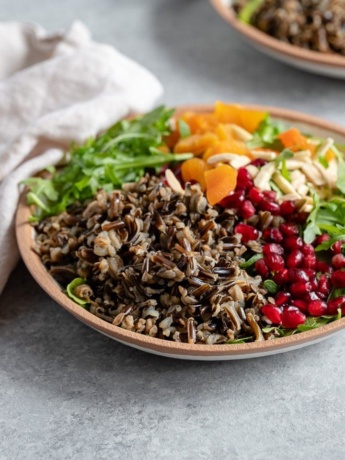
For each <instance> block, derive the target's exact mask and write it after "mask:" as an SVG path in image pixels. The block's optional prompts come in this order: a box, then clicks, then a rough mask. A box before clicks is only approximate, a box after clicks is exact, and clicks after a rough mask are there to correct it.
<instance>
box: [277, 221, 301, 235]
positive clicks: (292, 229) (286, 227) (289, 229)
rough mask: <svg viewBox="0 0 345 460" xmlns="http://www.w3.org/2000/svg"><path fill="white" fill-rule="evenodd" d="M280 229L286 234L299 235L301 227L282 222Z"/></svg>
mask: <svg viewBox="0 0 345 460" xmlns="http://www.w3.org/2000/svg"><path fill="white" fill-rule="evenodd" d="M279 230H280V231H281V232H282V234H283V235H284V236H297V235H299V228H298V227H297V225H293V224H286V223H285V224H281V225H280V227H279Z"/></svg>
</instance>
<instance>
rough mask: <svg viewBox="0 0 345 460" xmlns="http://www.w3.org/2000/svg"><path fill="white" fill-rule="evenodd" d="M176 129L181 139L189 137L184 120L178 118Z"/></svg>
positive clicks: (188, 130)
mask: <svg viewBox="0 0 345 460" xmlns="http://www.w3.org/2000/svg"><path fill="white" fill-rule="evenodd" d="M178 129H179V132H180V136H181V137H182V139H183V138H185V137H188V136H190V135H191V131H190V127H189V126H188V125H187V123H186V122H185V121H184V120H182V118H179V120H178Z"/></svg>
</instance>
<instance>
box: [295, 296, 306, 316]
mask: <svg viewBox="0 0 345 460" xmlns="http://www.w3.org/2000/svg"><path fill="white" fill-rule="evenodd" d="M291 305H293V306H294V307H297V308H298V309H299V310H301V311H303V313H308V304H307V302H305V301H304V300H301V299H295V300H292V301H291Z"/></svg>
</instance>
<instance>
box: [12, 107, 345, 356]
mask: <svg viewBox="0 0 345 460" xmlns="http://www.w3.org/2000/svg"><path fill="white" fill-rule="evenodd" d="M244 107H246V108H248V109H256V110H263V111H267V112H269V113H270V114H271V116H272V118H274V119H276V120H281V121H283V122H286V123H287V124H293V125H294V126H296V127H298V128H300V129H301V130H302V131H303V132H307V133H310V134H313V135H315V136H319V137H327V136H330V137H333V138H334V139H335V140H336V141H337V142H342V143H345V128H342V127H340V126H336V125H333V124H330V123H327V122H325V121H323V120H320V119H318V118H314V117H311V116H309V115H304V114H301V113H298V112H293V111H290V110H285V109H278V108H273V107H265V106H247V105H244ZM212 109H213V106H187V107H181V108H179V109H178V110H177V114H178V113H180V112H183V111H186V110H192V111H197V112H202V111H203V112H208V111H211V110H212ZM29 215H30V210H29V208H28V206H27V205H26V197H25V194H23V196H22V197H21V200H20V203H19V206H18V211H17V216H16V234H17V242H18V246H19V250H20V253H21V255H22V258H23V260H24V262H25V264H26V266H27V268H28V270H29V271H30V273H31V274H32V276H33V277H34V278H35V280H36V281H37V282H38V284H39V285H40V286H41V287H42V288H43V289H44V290H45V291H46V292H47V293H48V294H49V295H50V296H51V297H52V298H53V299H54V300H55V301H56V302H57V303H58V304H60V305H61V306H62V307H63V308H64V309H65V310H67V311H68V312H69V313H71V314H72V315H73V316H75V317H76V318H77V319H79V320H80V321H82V322H83V323H85V324H87V325H88V326H90V327H92V328H93V329H96V330H97V331H98V332H101V333H102V334H105V335H106V336H108V337H110V338H112V339H115V340H117V341H119V342H121V343H123V344H127V345H129V346H132V347H134V348H138V349H140V350H143V351H147V352H150V353H154V354H158V355H162V356H168V357H171V358H180V359H193V360H231V359H243V358H254V357H260V356H266V355H271V354H276V353H282V352H285V351H289V350H294V349H297V348H301V347H304V346H307V345H311V344H313V343H316V342H319V341H321V340H324V339H326V338H327V337H330V336H331V335H333V334H335V333H337V332H339V331H341V330H342V329H343V328H344V327H345V318H342V319H340V320H338V321H334V322H333V323H330V324H327V325H326V326H322V327H320V328H318V329H314V330H311V331H308V332H303V333H300V334H296V335H292V336H289V337H282V338H278V339H275V340H269V341H266V342H253V343H245V344H233V345H190V344H187V343H178V342H170V341H167V340H162V339H156V338H153V337H149V336H145V335H141V334H138V333H136V332H131V331H127V330H125V329H121V328H120V327H117V326H113V325H112V324H110V323H107V322H106V321H104V320H102V319H100V318H98V317H96V316H95V315H93V314H91V313H89V312H88V311H87V310H84V308H82V307H81V306H79V305H77V304H76V303H74V302H73V301H72V300H71V299H69V298H68V297H67V296H66V294H65V293H64V290H63V289H62V287H61V286H60V285H59V284H58V283H57V282H56V281H54V279H53V278H52V277H51V276H50V275H49V274H48V272H47V271H46V269H45V267H44V265H43V264H42V263H41V261H40V258H39V257H38V255H37V254H36V253H35V252H34V250H33V248H34V230H33V227H32V226H31V225H30V224H29V223H28V217H29Z"/></svg>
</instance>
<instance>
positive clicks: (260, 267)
mask: <svg viewBox="0 0 345 460" xmlns="http://www.w3.org/2000/svg"><path fill="white" fill-rule="evenodd" d="M255 270H256V272H257V274H258V275H260V276H261V278H263V279H266V278H268V275H269V273H270V272H269V270H268V267H267V265H266V262H265V261H264V259H259V260H257V261H256V262H255Z"/></svg>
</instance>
